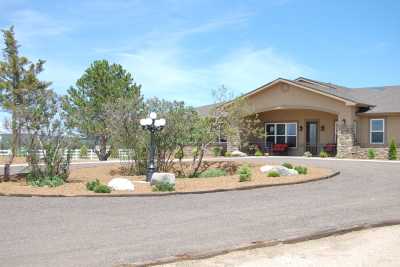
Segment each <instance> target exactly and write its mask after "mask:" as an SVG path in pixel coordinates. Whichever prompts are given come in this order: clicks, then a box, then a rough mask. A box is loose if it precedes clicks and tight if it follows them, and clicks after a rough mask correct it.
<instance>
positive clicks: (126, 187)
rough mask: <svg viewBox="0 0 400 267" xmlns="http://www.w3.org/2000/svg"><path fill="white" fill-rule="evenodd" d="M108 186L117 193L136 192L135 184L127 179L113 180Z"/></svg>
mask: <svg viewBox="0 0 400 267" xmlns="http://www.w3.org/2000/svg"><path fill="white" fill-rule="evenodd" d="M107 185H108V186H109V187H111V188H112V189H113V190H116V191H133V190H135V186H134V185H133V183H132V182H131V181H129V180H128V179H126V178H120V177H118V178H113V179H111V181H109V182H108V184H107Z"/></svg>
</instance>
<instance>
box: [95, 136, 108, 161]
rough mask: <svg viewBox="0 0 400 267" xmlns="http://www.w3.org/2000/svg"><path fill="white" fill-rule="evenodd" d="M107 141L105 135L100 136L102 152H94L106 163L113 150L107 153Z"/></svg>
mask: <svg viewBox="0 0 400 267" xmlns="http://www.w3.org/2000/svg"><path fill="white" fill-rule="evenodd" d="M107 139H108V138H107V137H106V136H104V135H102V136H100V144H99V146H100V150H97V149H95V150H94V152H95V153H96V155H97V157H98V158H99V160H100V161H106V160H107V159H108V158H109V157H110V155H111V149H110V150H109V151H108V152H107Z"/></svg>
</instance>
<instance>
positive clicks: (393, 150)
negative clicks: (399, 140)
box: [389, 139, 397, 160]
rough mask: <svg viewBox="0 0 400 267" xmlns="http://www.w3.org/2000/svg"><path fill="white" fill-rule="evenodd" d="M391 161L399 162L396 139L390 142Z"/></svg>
mask: <svg viewBox="0 0 400 267" xmlns="http://www.w3.org/2000/svg"><path fill="white" fill-rule="evenodd" d="M389 160H397V145H396V142H395V141H394V139H392V140H391V141H390V146H389Z"/></svg>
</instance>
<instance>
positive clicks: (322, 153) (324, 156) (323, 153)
mask: <svg viewBox="0 0 400 267" xmlns="http://www.w3.org/2000/svg"><path fill="white" fill-rule="evenodd" d="M319 156H320V157H321V158H327V157H329V154H328V153H327V152H325V151H324V150H322V151H321V152H319Z"/></svg>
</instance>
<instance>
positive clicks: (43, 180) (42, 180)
mask: <svg viewBox="0 0 400 267" xmlns="http://www.w3.org/2000/svg"><path fill="white" fill-rule="evenodd" d="M26 180H27V183H28V184H29V185H31V186H36V187H43V186H48V187H57V186H60V185H63V184H64V182H65V181H64V179H63V178H61V177H59V176H47V177H36V178H35V177H34V176H33V175H31V174H28V177H27V179H26Z"/></svg>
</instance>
